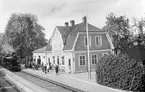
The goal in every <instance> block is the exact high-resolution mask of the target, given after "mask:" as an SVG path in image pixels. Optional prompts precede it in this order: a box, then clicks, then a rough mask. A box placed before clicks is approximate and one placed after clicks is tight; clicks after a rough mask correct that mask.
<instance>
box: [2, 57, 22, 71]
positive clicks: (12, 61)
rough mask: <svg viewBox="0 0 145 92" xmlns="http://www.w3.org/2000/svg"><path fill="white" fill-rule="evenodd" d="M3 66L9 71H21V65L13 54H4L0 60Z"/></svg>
mask: <svg viewBox="0 0 145 92" xmlns="http://www.w3.org/2000/svg"><path fill="white" fill-rule="evenodd" d="M2 63H3V66H4V67H5V68H6V69H8V70H11V71H21V65H20V63H19V62H18V60H17V57H16V56H14V55H11V56H8V55H7V56H4V57H3V60H2Z"/></svg>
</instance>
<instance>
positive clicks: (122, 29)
mask: <svg viewBox="0 0 145 92" xmlns="http://www.w3.org/2000/svg"><path fill="white" fill-rule="evenodd" d="M106 19H107V21H106V25H105V26H104V27H103V30H105V31H107V32H108V33H109V34H110V36H111V38H112V41H113V45H114V47H115V48H119V49H121V50H124V49H126V48H127V47H128V43H129V42H130V31H129V19H128V18H126V17H125V16H119V17H116V16H115V15H114V14H113V13H110V14H108V16H107V17H106Z"/></svg>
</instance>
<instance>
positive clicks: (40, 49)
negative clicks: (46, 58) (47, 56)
mask: <svg viewBox="0 0 145 92" xmlns="http://www.w3.org/2000/svg"><path fill="white" fill-rule="evenodd" d="M46 47H47V46H45V47H42V48H39V49H36V50H34V51H33V52H32V53H44V51H45V50H46Z"/></svg>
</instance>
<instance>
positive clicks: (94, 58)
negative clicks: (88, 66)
mask: <svg viewBox="0 0 145 92" xmlns="http://www.w3.org/2000/svg"><path fill="white" fill-rule="evenodd" d="M96 63H97V55H92V64H96Z"/></svg>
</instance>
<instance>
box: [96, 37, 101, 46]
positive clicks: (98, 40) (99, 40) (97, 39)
mask: <svg viewBox="0 0 145 92" xmlns="http://www.w3.org/2000/svg"><path fill="white" fill-rule="evenodd" d="M95 43H96V46H101V45H102V37H101V36H96V37H95Z"/></svg>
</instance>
